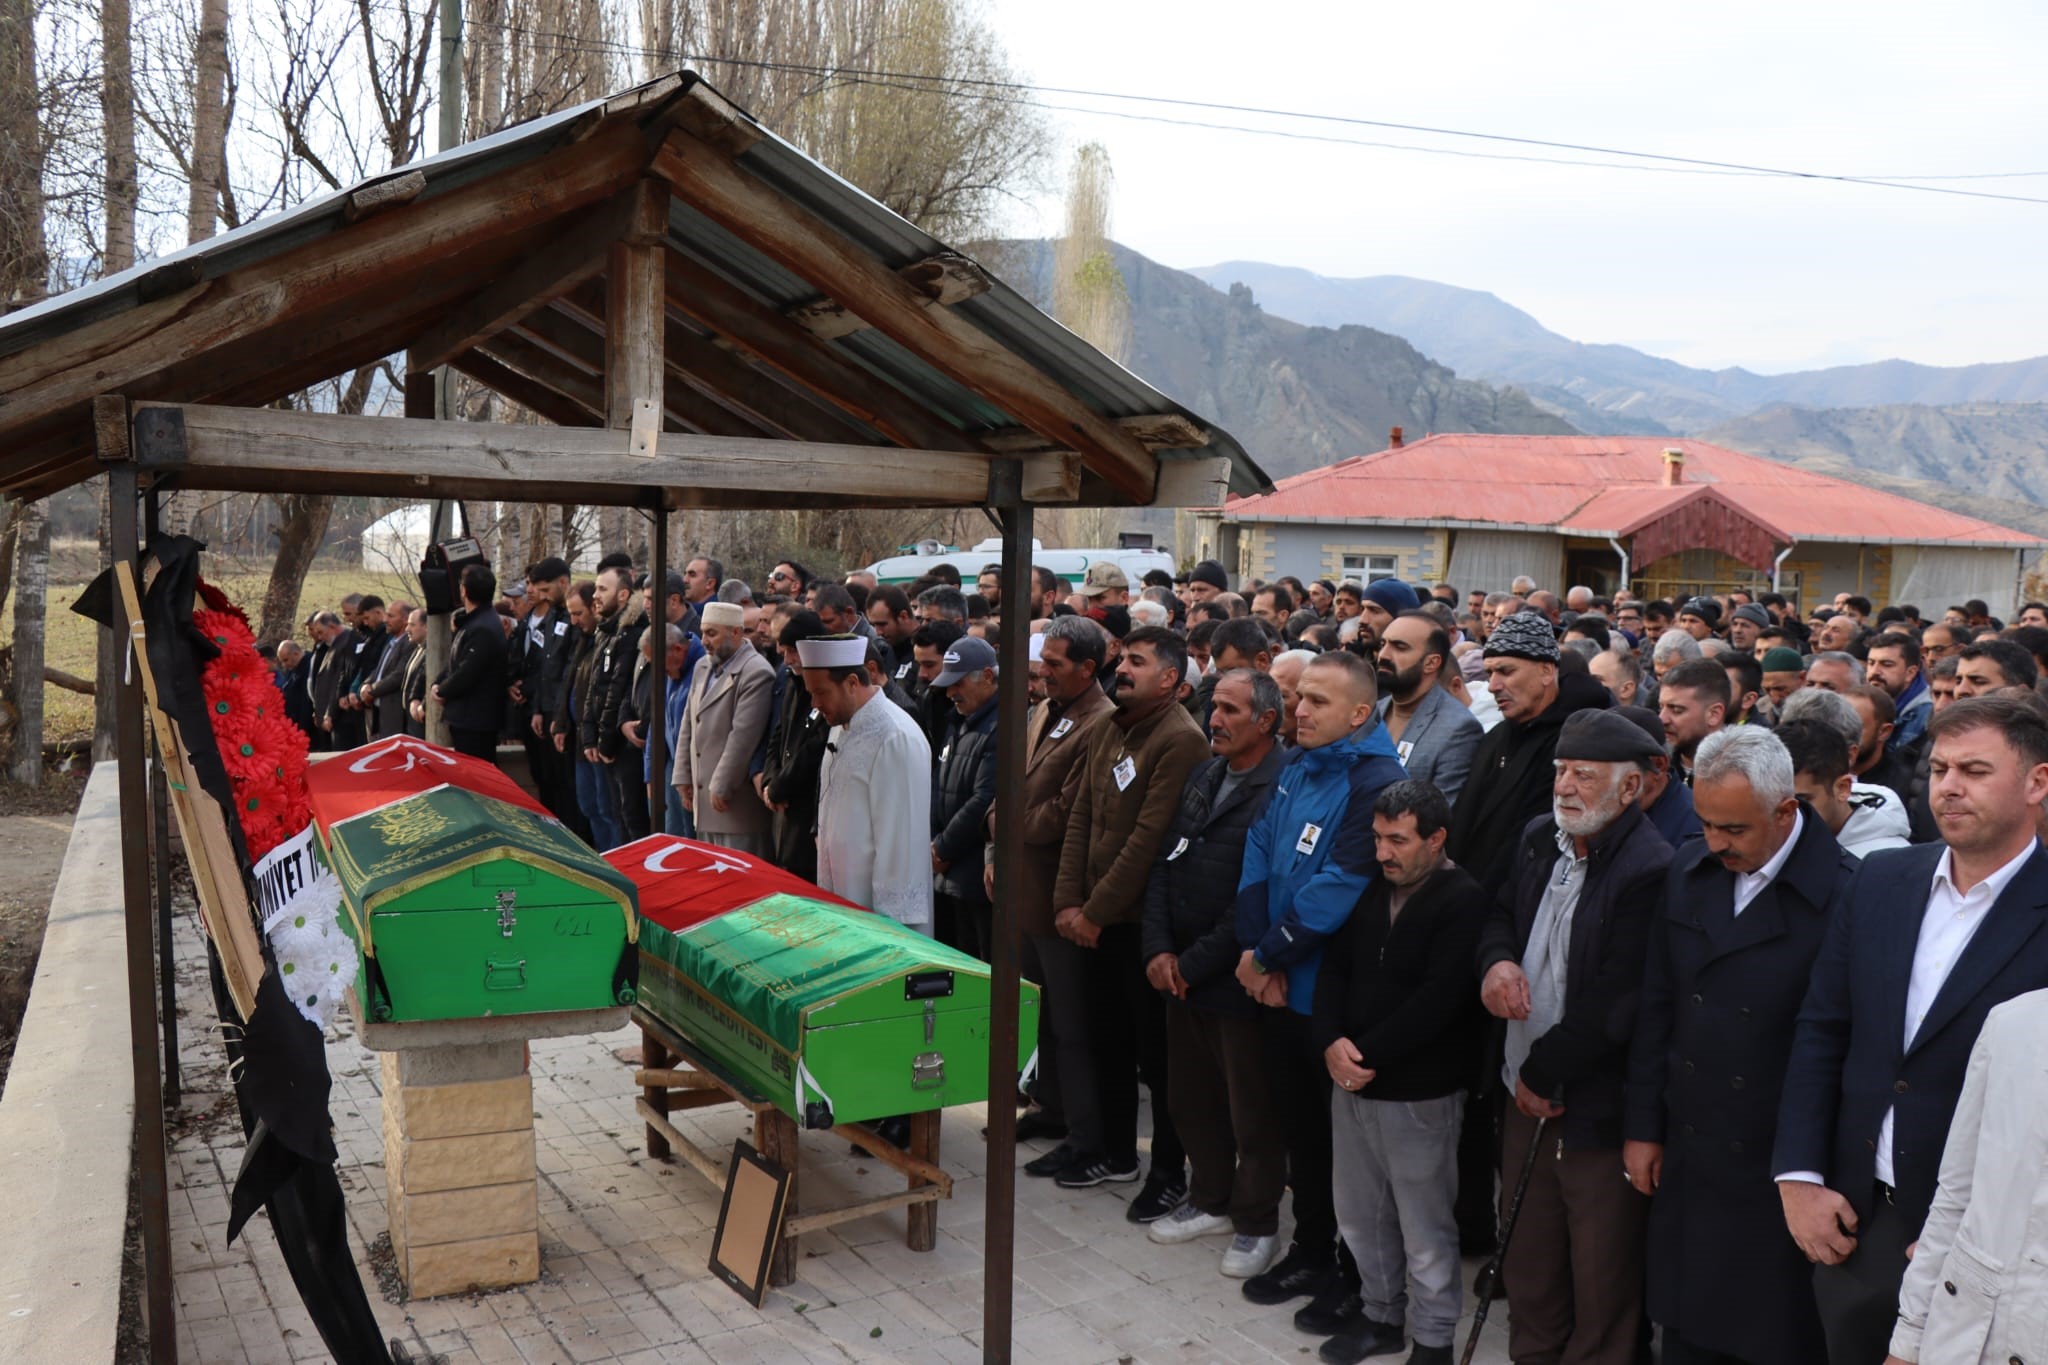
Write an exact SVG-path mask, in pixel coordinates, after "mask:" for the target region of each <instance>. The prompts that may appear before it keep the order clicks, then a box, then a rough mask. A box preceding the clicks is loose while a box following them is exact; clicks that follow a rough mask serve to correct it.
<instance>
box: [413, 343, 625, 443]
mask: <svg viewBox="0 0 2048 1365" xmlns="http://www.w3.org/2000/svg"><path fill="white" fill-rule="evenodd" d="M448 364H449V366H450V368H452V369H453V370H455V372H456V373H458V374H464V375H468V376H469V377H470V378H471V379H474V380H475V381H476V382H477V383H479V384H481V385H483V386H484V387H485V388H487V389H489V390H490V391H491V392H493V393H495V394H497V395H498V396H499V397H501V398H506V399H509V400H511V401H512V402H514V403H517V404H518V405H519V406H520V407H522V408H525V409H526V410H527V411H528V412H530V413H532V414H534V415H535V416H536V417H545V418H546V419H547V420H548V421H550V422H553V423H554V424H555V425H557V426H564V427H587V426H595V425H596V424H597V419H596V416H595V415H594V414H592V413H591V412H589V411H587V410H586V409H585V408H583V407H582V406H581V405H580V404H578V403H576V402H575V401H573V400H571V399H568V398H564V397H563V396H562V395H561V394H559V393H557V392H555V391H554V390H553V389H551V388H549V387H548V386H547V385H546V384H543V383H541V382H539V381H538V380H534V379H529V378H527V377H526V376H525V375H523V374H521V373H519V371H517V370H515V369H513V368H512V367H511V366H510V365H507V364H505V363H504V362H502V361H499V360H495V359H493V358H492V357H491V356H490V355H488V354H486V353H485V352H483V351H464V352H463V353H462V354H461V355H459V356H456V357H454V358H453V359H452V360H450V361H449V362H448Z"/></svg>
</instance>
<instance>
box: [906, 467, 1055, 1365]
mask: <svg viewBox="0 0 2048 1365" xmlns="http://www.w3.org/2000/svg"><path fill="white" fill-rule="evenodd" d="M989 486H990V501H992V502H993V503H995V510H996V514H997V516H998V517H999V519H1000V520H1001V522H1002V527H1003V560H1002V563H1003V628H1002V632H1001V635H1000V637H999V639H1000V642H999V644H998V646H997V658H996V663H997V672H998V676H1000V677H1001V679H1002V689H1001V691H1000V692H999V693H998V694H997V700H996V803H997V804H998V805H999V806H1001V807H1002V808H1003V810H1004V812H1005V815H1006V818H1004V819H1002V820H999V821H997V822H996V899H995V906H994V908H993V910H992V911H991V913H992V915H993V922H992V924H991V926H990V933H989V940H990V948H989V954H990V956H989V986H988V989H989V1009H988V1218H987V1223H986V1227H987V1232H986V1241H985V1244H984V1246H983V1248H982V1256H983V1259H982V1288H981V1342H982V1345H981V1358H982V1359H983V1360H986V1361H991V1362H999V1363H1006V1362H1008V1360H1009V1359H1010V1318H1011V1296H1012V1293H1013V1277H1012V1273H1011V1272H1012V1267H1013V1266H1014V1264H1015V1259H1016V1240H1015V1239H1016V1226H1017V1030H1018V1021H1017V1014H1018V1009H1017V989H1018V980H1019V978H1020V977H1021V976H1022V972H1023V968H1022V954H1023V949H1022V946H1021V944H1020V941H1019V937H1018V935H1019V932H1020V931H1019V929H1018V917H1017V888H1018V887H1019V886H1020V885H1021V884H1022V882H1021V877H1020V873H1021V870H1022V867H1023V863H1024V821H1023V819H1022V816H1023V812H1022V811H1020V810H1019V809H1018V808H1017V807H1018V803H1019V802H1020V801H1022V800H1023V797H1024V724H1025V718H1026V715H1027V700H1028V699H1027V698H1026V696H1025V687H1024V680H1025V678H1026V676H1027V675H1028V674H1029V673H1030V670H1031V656H1030V630H1031V616H1030V612H1029V610H1028V608H1027V606H1026V604H1027V603H1029V602H1030V601H1031V596H1032V589H1033V587H1034V586H1035V585H1034V584H1033V582H1032V575H1031V504H1030V503H1028V502H1026V501H1025V500H1024V497H1023V486H1024V468H1023V463H1022V462H1021V461H1017V460H1002V461H996V462H994V463H992V464H991V465H990V467H989ZM911 1216H912V1218H913V1219H914V1218H915V1217H916V1216H917V1215H916V1214H915V1213H913V1214H912V1215H911ZM912 1228H913V1230H915V1228H916V1224H915V1223H914V1222H913V1223H912Z"/></svg>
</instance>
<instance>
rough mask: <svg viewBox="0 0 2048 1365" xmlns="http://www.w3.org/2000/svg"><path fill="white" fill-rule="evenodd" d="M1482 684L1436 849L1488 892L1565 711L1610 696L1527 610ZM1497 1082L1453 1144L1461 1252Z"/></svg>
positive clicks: (1490, 1146) (1514, 620) (1469, 1243)
mask: <svg viewBox="0 0 2048 1365" xmlns="http://www.w3.org/2000/svg"><path fill="white" fill-rule="evenodd" d="M1483 654H1484V659H1483V663H1484V665H1485V669H1486V687H1487V690H1488V692H1489V694H1490V695H1491V696H1492V698H1493V700H1494V702H1495V703H1496V704H1497V705H1498V706H1499V708H1500V715H1501V720H1500V723H1499V724H1498V725H1495V726H1494V727H1493V728H1492V729H1491V730H1488V731H1487V732H1486V733H1485V734H1484V735H1483V736H1481V737H1480V740H1479V743H1478V745H1477V746H1476V747H1475V748H1474V749H1473V750H1472V766H1471V768H1470V769H1468V770H1467V772H1466V775H1465V785H1464V788H1463V789H1462V790H1461V791H1460V792H1459V793H1458V800H1457V803H1456V804H1455V805H1454V806H1453V807H1452V810H1451V833H1450V838H1449V839H1448V840H1447V841H1446V843H1445V845H1444V848H1445V850H1446V851H1447V852H1448V853H1449V854H1450V856H1451V858H1452V860H1453V861H1454V862H1456V863H1457V864H1458V866H1460V867H1462V868H1464V869H1465V870H1466V871H1467V872H1470V873H1471V874H1472V876H1473V877H1474V878H1475V879H1476V880H1477V881H1478V882H1479V884H1480V886H1482V887H1484V888H1485V890H1486V894H1487V896H1488V897H1489V898H1491V897H1495V896H1498V895H1499V894H1500V892H1501V888H1502V886H1503V885H1504V884H1505V883H1506V882H1507V881H1508V880H1509V878H1510V877H1511V875H1512V874H1513V873H1514V870H1515V867H1516V862H1515V851H1516V849H1517V847H1518V846H1519V844H1520V841H1521V837H1522V831H1523V830H1524V829H1526V828H1528V825H1529V822H1530V821H1531V820H1534V819H1536V818H1538V817H1540V816H1542V815H1543V814H1544V813H1545V812H1546V811H1548V810H1549V809H1550V802H1551V785H1552V772H1551V767H1552V760H1553V759H1554V758H1555V757H1556V753H1557V737H1558V733H1559V731H1560V729H1561V728H1562V727H1563V725H1564V724H1565V721H1566V718H1567V717H1569V716H1572V715H1575V714H1577V713H1578V712H1580V711H1584V710H1588V709H1595V710H1602V711H1604V710H1606V709H1607V708H1608V707H1609V706H1611V705H1612V704H1613V698H1612V697H1611V696H1610V695H1609V694H1608V691H1607V689H1606V688H1605V687H1604V686H1602V685H1601V683H1600V680H1599V679H1597V678H1595V677H1594V676H1593V675H1592V674H1591V673H1569V674H1560V673H1559V672H1558V668H1557V658H1558V648H1557V635H1556V632H1554V631H1552V630H1551V628H1550V622H1548V621H1546V620H1545V619H1544V618H1543V617H1542V616H1541V615H1539V614H1537V613H1535V612H1529V611H1519V612H1510V613H1509V614H1508V615H1506V616H1503V617H1501V618H1500V620H1499V621H1498V622H1497V623H1496V624H1495V625H1494V628H1493V631H1492V633H1490V634H1489V635H1488V636H1487V637H1486V647H1485V649H1484V651H1483ZM1502 1098H1503V1097H1502V1096H1501V1095H1500V1092H1499V1090H1498V1088H1497V1087H1493V1088H1484V1087H1475V1088H1474V1090H1473V1092H1472V1098H1471V1103H1470V1106H1469V1108H1468V1109H1467V1110H1466V1114H1465V1127H1464V1135H1463V1136H1462V1138H1461V1139H1460V1141H1459V1145H1458V1236H1459V1240H1460V1242H1461V1244H1462V1247H1463V1250H1464V1252H1465V1254H1466V1255H1468V1256H1477V1255H1486V1254H1489V1253H1490V1252H1491V1251H1492V1250H1493V1228H1494V1222H1493V1197H1492V1196H1493V1161H1494V1143H1493V1134H1494V1115H1495V1110H1496V1109H1497V1107H1498V1102H1499V1101H1500V1100H1501V1099H1502Z"/></svg>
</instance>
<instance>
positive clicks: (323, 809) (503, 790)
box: [306, 735, 554, 830]
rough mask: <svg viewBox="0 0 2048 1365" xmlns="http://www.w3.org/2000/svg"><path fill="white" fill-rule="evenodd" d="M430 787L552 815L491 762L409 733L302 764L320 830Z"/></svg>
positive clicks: (307, 792)
mask: <svg viewBox="0 0 2048 1365" xmlns="http://www.w3.org/2000/svg"><path fill="white" fill-rule="evenodd" d="M435 787H460V788H461V789H462V790H464V791H469V792H475V793H476V794H477V795H478V796H489V797H495V798H496V799H497V800H500V801H505V802H509V803H510V804H512V805H515V806H519V807H521V808H523V809H525V810H530V811H532V812H534V813H535V814H536V815H546V816H547V817H548V819H550V820H552V819H554V816H552V815H548V811H547V808H546V807H544V806H542V805H541V804H540V802H538V801H536V800H534V799H533V797H532V796H530V795H528V794H527V791H526V788H524V787H522V786H520V785H519V784H518V783H517V782H514V781H513V780H512V779H511V778H509V777H507V776H506V775H505V774H504V772H503V771H502V770H500V769H499V768H498V766H497V765H496V764H494V763H486V762H485V761H484V760H483V759H480V758H471V757H469V756H468V755H467V754H458V753H456V752H455V751H454V750H453V749H444V748H442V747H441V746H440V745H438V744H429V743H427V742H426V741H425V740H423V739H414V738H413V737H412V736H410V735H393V736H392V737H391V738H389V739H381V740H378V741H377V742H376V743H374V744H365V745H363V746H362V747H361V748H357V749H350V750H348V751H347V752H346V753H340V754H336V755H335V756H334V757H332V758H329V759H325V760H323V761H321V762H319V763H315V764H312V765H311V766H310V767H308V768H307V769H306V795H307V798H308V799H309V801H310V802H311V804H312V807H313V823H314V824H316V825H318V826H319V827H320V828H321V829H322V830H329V829H332V828H334V826H335V825H337V824H339V823H340V822H341V821H343V820H346V819H349V818H350V817H351V816H356V815H362V814H364V813H365V812H367V811H373V810H376V809H378V808H379V807H382V806H388V805H390V804H391V803H392V802H394V801H403V800H404V799H405V798H406V797H408V796H417V795H419V794H420V793H421V792H423V791H431V790H433V789H434V788H435Z"/></svg>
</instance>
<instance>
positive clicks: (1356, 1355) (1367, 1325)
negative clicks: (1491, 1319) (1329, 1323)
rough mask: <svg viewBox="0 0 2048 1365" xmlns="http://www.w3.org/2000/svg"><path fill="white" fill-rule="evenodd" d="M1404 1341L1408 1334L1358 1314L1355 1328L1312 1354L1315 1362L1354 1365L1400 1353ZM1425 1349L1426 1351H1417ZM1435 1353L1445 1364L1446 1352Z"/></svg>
mask: <svg viewBox="0 0 2048 1365" xmlns="http://www.w3.org/2000/svg"><path fill="white" fill-rule="evenodd" d="M1407 1339H1408V1334H1407V1333H1405V1332H1403V1331H1402V1330H1401V1329H1400V1328H1398V1327H1394V1326H1390V1325H1389V1324H1387V1323H1384V1322H1374V1321H1373V1320H1372V1319H1371V1318H1369V1317H1366V1316H1365V1315H1364V1314H1363V1313H1361V1314H1359V1317H1358V1321H1357V1323H1356V1324H1354V1325H1353V1326H1352V1327H1350V1328H1349V1329H1347V1330H1345V1331H1343V1332H1339V1333H1338V1334H1337V1335H1335V1336H1333V1337H1331V1338H1330V1339H1329V1340H1328V1341H1326V1342H1324V1343H1323V1344H1322V1346H1321V1347H1320V1348H1319V1349H1318V1350H1317V1351H1316V1355H1317V1357H1318V1358H1319V1359H1322V1360H1326V1361H1328V1362H1330V1365H1355V1362H1357V1361H1361V1360H1364V1359H1365V1358H1366V1357H1368V1356H1384V1355H1392V1354H1393V1353H1394V1352H1396V1351H1398V1350H1400V1349H1401V1343H1402V1342H1404V1341H1406V1340H1407ZM1425 1349H1427V1348H1426V1347H1418V1348H1417V1350H1425ZM1439 1349H1442V1350H1444V1352H1445V1354H1444V1359H1445V1360H1447V1361H1448V1360H1449V1359H1450V1353H1449V1348H1447V1347H1446V1348H1439Z"/></svg>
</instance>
